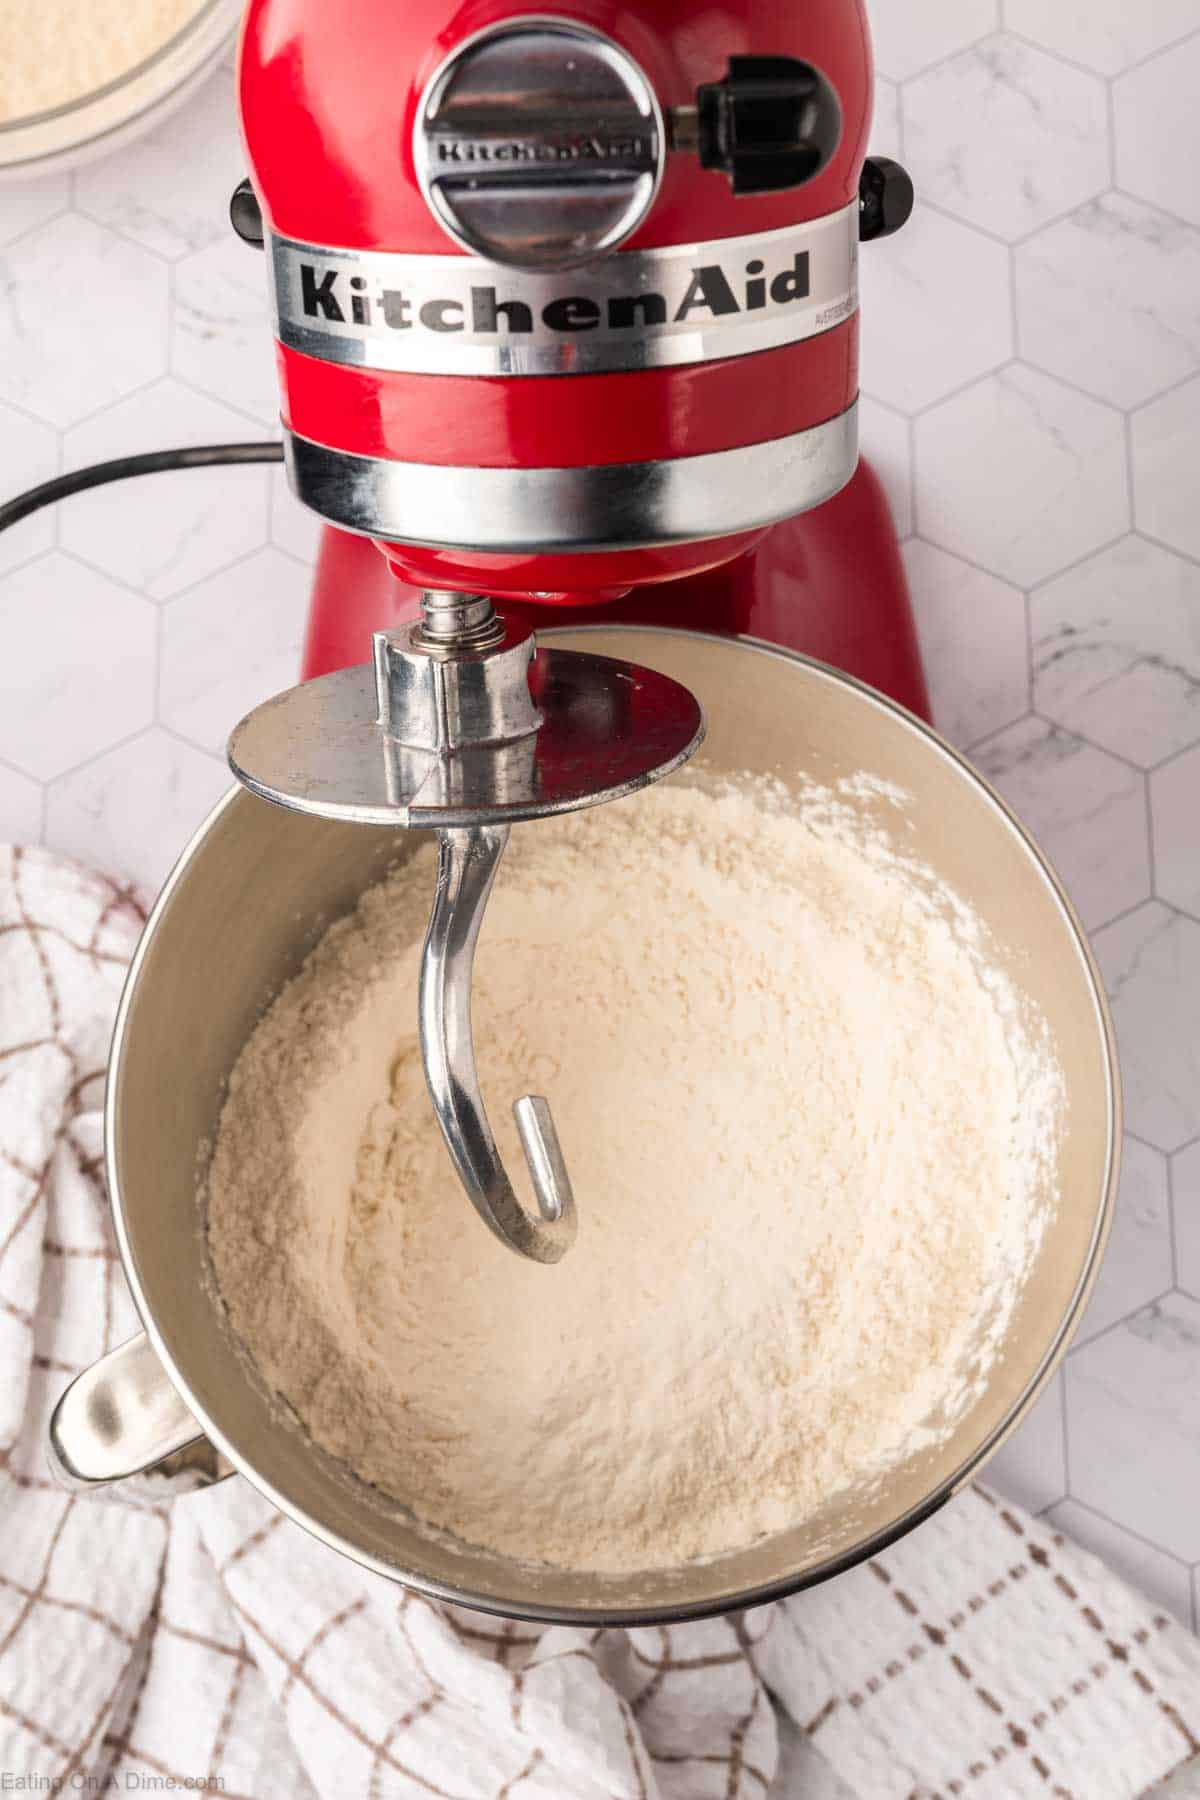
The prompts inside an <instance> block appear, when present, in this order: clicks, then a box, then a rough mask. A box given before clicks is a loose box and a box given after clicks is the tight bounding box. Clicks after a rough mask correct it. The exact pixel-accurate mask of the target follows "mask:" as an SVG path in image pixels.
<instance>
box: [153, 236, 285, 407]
mask: <svg viewBox="0 0 1200 1800" xmlns="http://www.w3.org/2000/svg"><path fill="white" fill-rule="evenodd" d="M171 369H172V371H173V372H174V373H175V374H176V375H180V376H182V378H183V379H184V380H185V381H187V382H190V383H191V385H192V386H193V387H198V388H201V389H202V390H203V391H204V392H205V393H206V394H212V395H214V396H215V398H216V399H218V400H224V401H226V402H227V403H228V404H229V405H230V406H234V407H236V408H237V409H238V411H239V412H243V413H248V414H249V415H251V417H253V418H256V419H259V420H261V422H262V423H263V424H265V425H269V426H271V427H272V429H277V422H278V418H279V391H278V388H277V386H276V382H275V358H274V356H273V355H272V352H271V324H270V320H269V316H268V310H267V272H266V265H265V262H264V260H263V258H262V257H261V256H258V255H255V254H254V253H253V252H252V251H251V250H250V249H248V247H247V246H246V245H245V244H243V243H242V242H241V240H240V239H239V238H235V237H233V235H232V233H231V234H230V236H229V237H228V238H222V239H221V240H220V241H219V242H217V243H213V244H210V245H209V246H208V248H207V249H205V250H198V251H196V252H195V253H194V254H193V255H191V256H186V257H184V259H183V261H182V262H181V263H179V264H177V265H176V268H175V312H174V318H173V321H172V327H171Z"/></svg>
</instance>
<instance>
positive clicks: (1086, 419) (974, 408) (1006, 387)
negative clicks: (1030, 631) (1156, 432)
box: [916, 363, 1129, 587]
mask: <svg viewBox="0 0 1200 1800" xmlns="http://www.w3.org/2000/svg"><path fill="white" fill-rule="evenodd" d="M916 449H917V529H918V531H919V532H920V533H921V535H922V537H927V538H930V539H932V540H933V542H935V543H937V544H940V545H941V546H942V548H943V549H945V550H950V551H953V552H955V553H956V554H958V555H960V556H963V557H965V558H967V559H968V560H969V561H972V562H978V563H982V565H983V566H984V568H986V569H990V570H991V571H992V573H993V574H996V575H1000V576H1002V577H1003V578H1004V579H1005V580H1008V581H1012V582H1015V583H1016V584H1017V585H1018V586H1019V587H1026V586H1029V585H1031V584H1032V583H1034V582H1038V581H1044V580H1045V579H1047V578H1048V577H1049V576H1051V575H1055V574H1057V573H1058V572H1059V571H1060V570H1062V569H1065V568H1067V567H1068V566H1069V565H1070V564H1072V563H1074V562H1077V561H1078V560H1079V559H1080V558H1081V557H1084V556H1087V555H1088V554H1089V553H1090V552H1091V551H1093V550H1098V549H1099V548H1100V547H1101V545H1103V544H1106V543H1108V542H1110V541H1111V540H1112V539H1113V538H1115V537H1119V536H1120V534H1121V533H1122V532H1123V531H1125V530H1126V529H1127V528H1128V525H1129V499H1128V491H1127V490H1128V482H1127V479H1126V466H1125V432H1124V425H1123V422H1122V420H1121V417H1120V415H1119V414H1118V413H1115V412H1113V411H1112V410H1111V409H1110V408H1108V407H1106V406H1102V405H1101V404H1100V402H1099V401H1096V400H1089V399H1087V398H1086V397H1085V396H1084V395H1082V394H1077V393H1075V392H1074V391H1073V390H1072V389H1071V388H1066V387H1063V385H1062V384H1061V383H1060V382H1057V381H1055V380H1054V379H1053V378H1052V377H1051V376H1049V375H1043V374H1041V373H1040V372H1039V371H1038V370H1036V369H1028V368H1026V367H1024V366H1023V365H1022V364H1020V363H1014V364H1012V365H1011V367H1009V368H1007V369H1005V370H1004V371H1003V373H1001V374H999V375H993V376H990V377H989V378H988V379H986V380H984V381H980V382H977V383H976V384H975V386H974V387H972V388H969V389H968V390H967V392H966V393H963V394H956V395H955V396H954V397H953V398H952V399H950V400H946V401H944V402H943V403H942V405H940V406H937V407H934V408H933V409H932V411H930V412H928V413H925V414H923V415H922V417H921V418H920V419H918V421H917V428H916Z"/></svg>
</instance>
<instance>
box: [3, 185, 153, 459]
mask: <svg viewBox="0 0 1200 1800" xmlns="http://www.w3.org/2000/svg"><path fill="white" fill-rule="evenodd" d="M20 249H21V253H20V255H19V256H16V255H10V256H9V257H8V258H7V260H6V262H5V264H4V283H3V288H2V290H0V292H2V298H0V308H2V312H0V319H2V320H3V324H4V329H5V332H6V334H7V335H8V337H9V342H10V348H9V349H8V350H7V351H6V353H5V355H4V356H3V357H0V396H2V397H3V398H6V399H9V400H11V401H13V402H14V403H15V404H16V405H17V406H22V407H25V408H27V410H28V411H30V412H32V413H36V414H37V415H38V417H39V418H43V419H47V420H49V422H50V423H51V424H53V425H70V424H73V423H74V421H75V420H76V419H83V418H86V417H87V415H88V414H89V413H93V412H96V411H98V410H99V408H100V407H102V406H107V405H109V404H111V402H112V401H114V400H119V399H120V398H121V396H122V395H123V394H128V393H130V392H131V391H132V390H133V389H134V388H139V387H144V386H145V384H146V383H147V382H148V381H152V380H153V379H154V377H155V376H156V375H161V374H162V372H163V370H164V368H165V367H166V355H167V346H166V331H167V271H166V269H165V268H164V266H163V264H162V263H161V262H160V261H159V259H158V258H157V257H155V256H149V255H147V253H146V251H144V250H139V249H138V248H137V246H136V245H134V244H127V243H125V242H124V240H123V239H121V238H119V237H115V236H114V235H113V233H112V232H111V231H105V230H103V229H102V228H101V227H100V226H99V225H94V224H93V223H92V221H91V220H90V219H81V218H80V217H79V215H78V214H77V213H64V214H63V216H62V217H61V218H58V219H54V220H52V221H51V222H50V224H48V225H45V226H43V227H42V229H41V230H40V231H35V232H33V233H32V234H31V235H30V236H29V237H26V238H23V239H22V240H21V247H20ZM80 269H86V270H87V271H88V283H89V285H90V286H91V287H92V288H93V289H99V290H100V291H102V292H103V295H104V304H103V306H97V307H96V308H94V309H93V311H92V312H90V313H89V314H88V315H87V320H86V325H85V324H84V322H83V320H82V319H81V317H80V305H79V293H78V290H77V286H76V283H75V282H74V281H72V280H70V279H64V276H65V273H66V272H67V271H70V270H80Z"/></svg>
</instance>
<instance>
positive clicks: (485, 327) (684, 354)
mask: <svg viewBox="0 0 1200 1800" xmlns="http://www.w3.org/2000/svg"><path fill="white" fill-rule="evenodd" d="M858 241H859V205H858V202H857V201H854V202H853V204H852V205H850V206H847V207H844V208H843V209H842V210H841V211H840V212H836V213H830V214H829V215H827V217H825V218H823V219H814V220H810V221H809V222H807V223H805V224H801V225H789V226H785V227H784V228H783V229H781V230H778V231H762V232H755V233H753V234H751V235H749V236H746V237H737V238H718V239H713V240H711V241H710V242H708V243H698V244H671V245H668V246H665V247H663V248H662V249H658V250H623V251H617V252H615V253H614V254H612V255H609V256H607V257H605V258H604V259H603V261H600V262H596V263H592V264H590V265H588V266H587V267H585V268H582V269H575V270H571V271H568V272H565V273H553V274H543V273H535V272H529V271H527V270H521V269H512V268H500V267H499V266H497V265H496V264H495V263H491V262H485V261H484V260H483V259H482V258H480V257H473V256H419V255H392V254H390V253H385V252H382V251H362V250H328V249H322V248H321V247H320V246H318V245H314V244H302V243H296V242H294V241H293V240H292V239H290V238H282V237H275V236H274V235H272V236H271V238H270V250H271V254H270V257H269V259H268V260H269V264H270V268H271V279H272V287H273V290H274V296H275V307H276V312H277V315H278V333H279V341H280V343H282V344H284V345H286V346H287V347H288V348H289V349H292V350H299V351H302V352H303V353H304V354H305V355H307V356H314V357H318V358H320V359H321V360H322V361H325V362H336V363H349V364H351V365H354V366H358V367H361V368H371V369H394V370H400V371H407V372H410V373H414V374H428V375H571V374H599V373H603V372H605V371H613V370H620V369H652V368H669V367H673V366H678V365H680V364H684V363H701V362H715V361H718V360H720V359H721V358H724V357H729V356H748V355H750V354H752V353H753V352H755V351H759V350H772V349H777V348H778V347H779V346H780V345H783V344H795V343H800V342H802V341H803V340H804V339H806V338H812V337H818V336H820V334H821V333H822V332H825V331H830V330H832V329H833V328H834V326H836V325H841V324H843V323H844V322H845V320H846V319H848V318H850V317H851V316H852V315H853V314H854V313H855V312H856V311H857V310H858Z"/></svg>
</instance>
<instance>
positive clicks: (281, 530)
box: [271, 468, 323, 563]
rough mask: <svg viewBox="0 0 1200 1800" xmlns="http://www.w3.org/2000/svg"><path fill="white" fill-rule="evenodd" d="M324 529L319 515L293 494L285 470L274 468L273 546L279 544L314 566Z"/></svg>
mask: <svg viewBox="0 0 1200 1800" xmlns="http://www.w3.org/2000/svg"><path fill="white" fill-rule="evenodd" d="M322 529H323V526H322V522H321V520H320V519H319V518H318V516H317V514H316V513H315V512H310V510H309V508H308V507H307V506H301V504H300V502H299V501H298V500H297V498H296V496H295V494H293V492H292V490H291V488H290V487H289V486H288V478H287V475H286V473H285V472H284V470H283V469H282V468H275V469H272V471H271V541H272V543H275V544H278V546H279V548H280V549H281V550H286V551H287V552H288V554H289V556H298V557H299V558H300V560H301V562H306V563H311V562H314V561H315V560H316V555H317V550H318V549H319V547H320V543H321V532H322Z"/></svg>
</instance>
